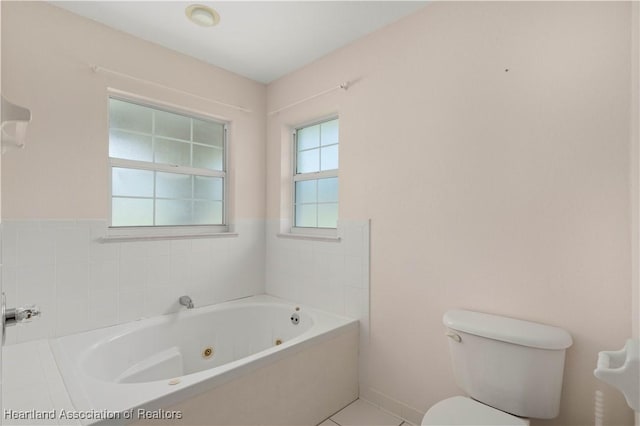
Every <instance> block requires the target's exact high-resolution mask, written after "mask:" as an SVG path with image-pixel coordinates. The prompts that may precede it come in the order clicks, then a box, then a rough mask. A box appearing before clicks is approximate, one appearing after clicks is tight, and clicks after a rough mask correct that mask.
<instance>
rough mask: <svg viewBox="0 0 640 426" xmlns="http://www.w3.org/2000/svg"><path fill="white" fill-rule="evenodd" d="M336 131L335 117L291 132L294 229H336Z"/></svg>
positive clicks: (336, 120) (336, 121) (336, 122)
mask: <svg viewBox="0 0 640 426" xmlns="http://www.w3.org/2000/svg"><path fill="white" fill-rule="evenodd" d="M338 133H339V132H338V119H337V118H334V119H331V120H327V121H323V122H320V123H316V124H313V125H310V126H305V127H300V128H298V129H296V131H295V133H294V152H295V155H294V163H295V164H294V175H293V224H294V225H293V226H294V228H305V229H314V228H315V229H335V228H337V223H338Z"/></svg>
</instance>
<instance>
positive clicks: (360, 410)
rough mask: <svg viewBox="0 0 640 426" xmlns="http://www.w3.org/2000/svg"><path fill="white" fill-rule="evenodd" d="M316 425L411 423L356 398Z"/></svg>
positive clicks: (402, 425)
mask: <svg viewBox="0 0 640 426" xmlns="http://www.w3.org/2000/svg"><path fill="white" fill-rule="evenodd" d="M318 426H411V423H408V422H405V421H403V420H402V419H401V418H399V417H395V416H393V415H391V414H389V413H388V412H386V411H384V410H382V409H380V407H377V406H375V405H373V404H371V403H369V402H367V401H365V400H362V399H358V400H356V401H354V402H352V403H351V404H349V405H347V406H346V407H345V408H343V409H342V410H341V411H338V412H337V413H336V414H334V415H333V416H331V417H330V418H328V419H327V420H325V421H324V422H322V423H320V424H319V425H318Z"/></svg>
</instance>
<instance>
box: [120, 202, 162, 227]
mask: <svg viewBox="0 0 640 426" xmlns="http://www.w3.org/2000/svg"><path fill="white" fill-rule="evenodd" d="M111 225H112V226H151V225H153V200H152V199H141V198H117V197H113V198H112V199H111Z"/></svg>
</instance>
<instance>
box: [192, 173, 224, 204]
mask: <svg viewBox="0 0 640 426" xmlns="http://www.w3.org/2000/svg"><path fill="white" fill-rule="evenodd" d="M194 178H195V188H194V195H193V197H194V198H201V199H205V200H219V201H222V196H223V192H224V191H223V180H222V178H218V177H209V176H195V177H194Z"/></svg>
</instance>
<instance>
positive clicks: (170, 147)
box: [155, 138, 191, 166]
mask: <svg viewBox="0 0 640 426" xmlns="http://www.w3.org/2000/svg"><path fill="white" fill-rule="evenodd" d="M155 156H156V163H162V164H172V165H177V166H190V165H191V150H190V144H188V143H185V142H178V141H172V140H169V139H161V138H156V144H155Z"/></svg>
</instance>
